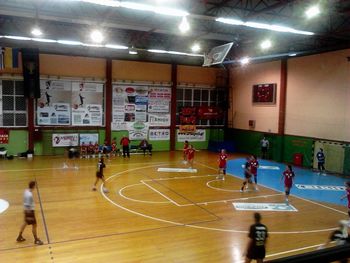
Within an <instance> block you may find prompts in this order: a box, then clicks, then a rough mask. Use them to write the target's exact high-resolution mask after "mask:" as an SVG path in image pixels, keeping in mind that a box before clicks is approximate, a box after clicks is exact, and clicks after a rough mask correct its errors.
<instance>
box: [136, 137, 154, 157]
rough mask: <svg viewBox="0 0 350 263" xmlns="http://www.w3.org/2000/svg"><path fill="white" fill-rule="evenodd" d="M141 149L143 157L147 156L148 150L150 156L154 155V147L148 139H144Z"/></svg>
mask: <svg viewBox="0 0 350 263" xmlns="http://www.w3.org/2000/svg"><path fill="white" fill-rule="evenodd" d="M139 147H140V149H141V150H142V151H143V156H145V155H146V150H148V152H149V155H152V145H151V144H149V143H148V141H147V140H146V139H143V140H142V141H141V142H140V145H139Z"/></svg>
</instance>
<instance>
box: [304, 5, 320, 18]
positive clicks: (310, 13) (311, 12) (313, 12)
mask: <svg viewBox="0 0 350 263" xmlns="http://www.w3.org/2000/svg"><path fill="white" fill-rule="evenodd" d="M320 12H321V11H320V8H319V7H318V6H317V5H314V6H311V7H310V8H308V9H307V10H306V11H305V15H306V17H307V18H313V17H315V16H317V15H319V14H320Z"/></svg>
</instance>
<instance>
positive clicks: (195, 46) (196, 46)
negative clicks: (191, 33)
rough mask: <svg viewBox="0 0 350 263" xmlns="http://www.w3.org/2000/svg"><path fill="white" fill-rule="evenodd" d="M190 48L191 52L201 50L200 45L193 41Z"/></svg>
mask: <svg viewBox="0 0 350 263" xmlns="http://www.w3.org/2000/svg"><path fill="white" fill-rule="evenodd" d="M191 49H192V51H193V52H199V51H200V50H201V46H200V45H199V44H198V43H194V44H193V46H192V47H191Z"/></svg>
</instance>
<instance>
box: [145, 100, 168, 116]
mask: <svg viewBox="0 0 350 263" xmlns="http://www.w3.org/2000/svg"><path fill="white" fill-rule="evenodd" d="M169 105H170V103H169V101H157V102H154V101H149V103H148V112H159V113H169V109H170V106H169Z"/></svg>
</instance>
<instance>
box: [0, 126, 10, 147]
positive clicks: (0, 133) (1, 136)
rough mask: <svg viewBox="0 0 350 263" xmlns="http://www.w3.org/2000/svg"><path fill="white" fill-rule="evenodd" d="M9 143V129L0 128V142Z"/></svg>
mask: <svg viewBox="0 0 350 263" xmlns="http://www.w3.org/2000/svg"><path fill="white" fill-rule="evenodd" d="M8 143H9V131H8V130H7V129H0V144H8Z"/></svg>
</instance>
